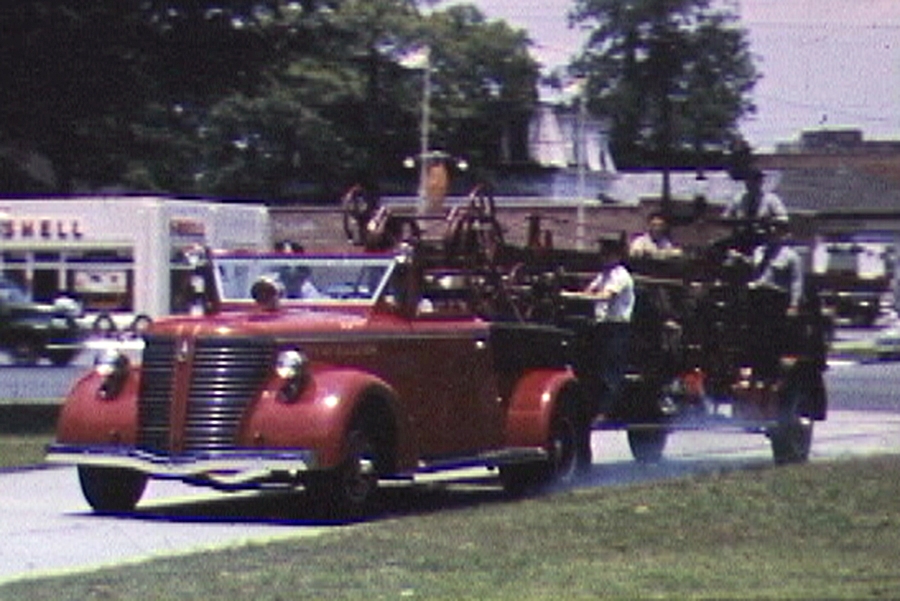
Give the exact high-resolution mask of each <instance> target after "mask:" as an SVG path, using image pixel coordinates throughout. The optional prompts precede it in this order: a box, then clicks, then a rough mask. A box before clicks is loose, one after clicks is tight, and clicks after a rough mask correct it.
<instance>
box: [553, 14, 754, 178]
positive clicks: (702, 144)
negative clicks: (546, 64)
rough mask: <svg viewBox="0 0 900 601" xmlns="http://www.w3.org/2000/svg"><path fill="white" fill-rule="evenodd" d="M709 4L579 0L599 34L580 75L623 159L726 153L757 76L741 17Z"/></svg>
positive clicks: (584, 17) (584, 19)
mask: <svg viewBox="0 0 900 601" xmlns="http://www.w3.org/2000/svg"><path fill="white" fill-rule="evenodd" d="M717 6H720V5H714V4H713V3H711V2H710V1H709V0H624V1H623V0H576V2H575V8H574V10H573V11H572V14H571V19H572V21H573V22H574V23H578V24H579V25H581V26H586V27H590V28H592V29H591V33H590V36H589V39H588V42H587V43H586V45H585V48H584V49H583V52H582V54H581V56H580V57H579V58H578V59H577V60H576V61H575V62H574V63H573V65H572V67H571V68H572V69H573V70H574V71H575V72H578V73H581V74H584V75H586V76H587V77H588V89H589V95H590V107H591V109H592V110H593V111H595V112H598V113H600V114H603V115H606V116H609V117H611V118H612V122H613V132H612V138H613V146H614V149H615V150H614V152H616V156H617V157H618V158H619V159H620V160H621V161H623V162H630V161H632V160H638V161H640V160H648V159H650V160H651V162H657V163H660V162H663V161H665V160H667V157H668V155H670V154H672V153H677V152H684V151H695V152H703V151H706V150H709V149H714V150H715V149H722V148H725V147H727V146H728V145H729V144H730V142H731V141H732V140H733V139H734V138H735V136H736V125H737V122H738V120H739V119H740V118H741V117H742V116H743V115H745V114H748V113H751V112H752V111H753V110H755V109H754V106H753V104H752V103H751V101H750V99H749V94H750V92H751V91H752V89H753V87H754V85H755V83H756V81H757V80H758V74H757V72H756V69H755V67H754V64H753V60H752V55H751V53H750V49H749V43H748V41H747V35H746V32H745V31H744V30H742V29H740V28H739V27H737V25H736V20H737V17H736V16H735V15H733V14H731V13H729V12H727V11H724V10H722V9H720V8H717Z"/></svg>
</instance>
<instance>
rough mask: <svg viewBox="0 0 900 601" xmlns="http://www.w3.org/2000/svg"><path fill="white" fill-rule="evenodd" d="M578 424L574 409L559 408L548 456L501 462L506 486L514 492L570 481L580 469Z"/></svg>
mask: <svg viewBox="0 0 900 601" xmlns="http://www.w3.org/2000/svg"><path fill="white" fill-rule="evenodd" d="M576 424H577V420H576V419H575V416H574V414H573V412H571V411H568V410H565V409H563V410H561V411H559V412H557V414H556V415H555V417H554V418H553V422H552V424H551V427H550V436H549V438H548V440H547V444H546V445H545V450H546V452H547V458H546V459H545V460H544V461H540V462H534V463H527V464H517V465H504V466H501V468H500V482H501V483H502V484H503V488H504V489H505V490H506V491H507V492H508V493H510V494H513V495H519V494H523V493H525V492H526V491H528V490H530V489H532V488H539V487H541V486H546V485H548V484H567V483H570V482H571V481H572V480H573V479H574V478H575V474H576V472H577V469H578V440H579V438H578V432H577V425H576Z"/></svg>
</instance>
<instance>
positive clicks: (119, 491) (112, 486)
mask: <svg viewBox="0 0 900 601" xmlns="http://www.w3.org/2000/svg"><path fill="white" fill-rule="evenodd" d="M78 480H79V481H80V483H81V492H82V493H83V494H84V498H85V500H87V502H88V504H89V505H90V506H91V507H92V508H93V509H94V511H96V512H98V513H119V512H125V511H131V510H132V509H134V507H135V505H137V503H138V501H139V500H140V498H141V495H143V494H144V488H146V486H147V475H146V474H142V473H141V472H136V471H134V470H129V469H120V468H107V467H91V466H84V465H80V466H78Z"/></svg>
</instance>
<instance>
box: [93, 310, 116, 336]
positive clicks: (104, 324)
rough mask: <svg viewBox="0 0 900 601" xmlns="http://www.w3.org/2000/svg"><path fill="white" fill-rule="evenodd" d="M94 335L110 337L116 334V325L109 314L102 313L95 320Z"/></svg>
mask: <svg viewBox="0 0 900 601" xmlns="http://www.w3.org/2000/svg"><path fill="white" fill-rule="evenodd" d="M91 329H92V331H93V332H94V334H96V335H99V336H103V337H109V336H112V335H113V334H115V333H116V323H115V322H114V321H113V320H112V317H110V316H109V314H108V313H101V314H100V315H98V316H97V317H96V318H94V324H93V325H92V326H91Z"/></svg>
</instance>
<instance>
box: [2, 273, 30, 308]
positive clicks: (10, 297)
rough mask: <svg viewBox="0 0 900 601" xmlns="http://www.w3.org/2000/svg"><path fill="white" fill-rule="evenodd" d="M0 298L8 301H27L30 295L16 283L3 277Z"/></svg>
mask: <svg viewBox="0 0 900 601" xmlns="http://www.w3.org/2000/svg"><path fill="white" fill-rule="evenodd" d="M0 300H2V301H3V302H6V303H27V302H28V296H27V295H26V294H25V292H24V291H23V290H22V289H21V288H19V286H17V285H16V284H15V283H13V282H11V281H10V280H7V279H6V278H2V279H0Z"/></svg>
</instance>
